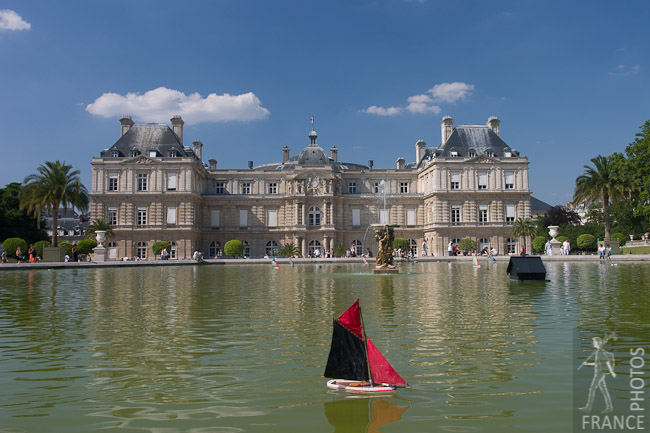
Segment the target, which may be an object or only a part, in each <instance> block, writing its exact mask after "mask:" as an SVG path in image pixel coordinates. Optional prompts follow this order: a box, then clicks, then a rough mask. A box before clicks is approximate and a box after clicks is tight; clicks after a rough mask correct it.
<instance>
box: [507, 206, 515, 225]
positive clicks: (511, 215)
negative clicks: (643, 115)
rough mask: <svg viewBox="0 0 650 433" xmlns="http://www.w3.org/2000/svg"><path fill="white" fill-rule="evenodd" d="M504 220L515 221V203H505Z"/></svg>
mask: <svg viewBox="0 0 650 433" xmlns="http://www.w3.org/2000/svg"><path fill="white" fill-rule="evenodd" d="M506 222H507V223H512V222H515V205H514V204H507V205H506Z"/></svg>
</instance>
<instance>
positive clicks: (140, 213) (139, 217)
mask: <svg viewBox="0 0 650 433" xmlns="http://www.w3.org/2000/svg"><path fill="white" fill-rule="evenodd" d="M135 224H136V225H139V226H144V225H147V208H146V207H139V208H138V209H137V211H136V216H135Z"/></svg>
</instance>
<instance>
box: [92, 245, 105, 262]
mask: <svg viewBox="0 0 650 433" xmlns="http://www.w3.org/2000/svg"><path fill="white" fill-rule="evenodd" d="M93 252H94V253H95V254H94V261H95V262H105V261H106V248H104V247H103V246H102V245H100V246H98V247H95V248H93Z"/></svg>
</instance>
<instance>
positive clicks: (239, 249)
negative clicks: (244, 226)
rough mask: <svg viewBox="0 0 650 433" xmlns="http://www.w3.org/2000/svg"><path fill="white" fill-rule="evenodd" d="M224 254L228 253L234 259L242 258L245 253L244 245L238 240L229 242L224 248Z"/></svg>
mask: <svg viewBox="0 0 650 433" xmlns="http://www.w3.org/2000/svg"><path fill="white" fill-rule="evenodd" d="M223 252H224V253H226V255H227V256H232V257H233V258H234V257H236V256H241V255H242V253H243V252H244V243H243V242H242V241H239V240H237V239H233V240H231V241H228V242H226V245H224V246H223Z"/></svg>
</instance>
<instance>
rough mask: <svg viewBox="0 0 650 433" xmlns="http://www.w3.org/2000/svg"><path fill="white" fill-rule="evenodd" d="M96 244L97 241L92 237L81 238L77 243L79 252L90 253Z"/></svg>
mask: <svg viewBox="0 0 650 433" xmlns="http://www.w3.org/2000/svg"><path fill="white" fill-rule="evenodd" d="M96 246H97V242H95V241H94V240H92V239H82V240H80V241H79V242H78V243H77V248H78V249H79V254H90V253H92V252H93V248H95V247H96Z"/></svg>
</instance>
